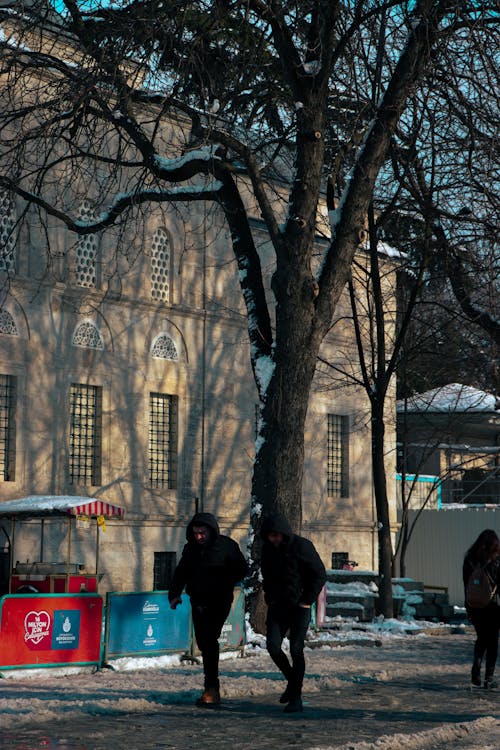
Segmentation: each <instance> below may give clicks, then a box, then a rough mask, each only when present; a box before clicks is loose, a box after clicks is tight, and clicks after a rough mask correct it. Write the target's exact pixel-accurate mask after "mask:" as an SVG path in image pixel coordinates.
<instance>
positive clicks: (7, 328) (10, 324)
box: [0, 310, 19, 336]
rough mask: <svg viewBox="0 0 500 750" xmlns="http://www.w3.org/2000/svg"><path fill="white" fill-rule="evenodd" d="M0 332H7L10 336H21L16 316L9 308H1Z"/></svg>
mask: <svg viewBox="0 0 500 750" xmlns="http://www.w3.org/2000/svg"><path fill="white" fill-rule="evenodd" d="M0 333H6V334H8V335H9V336H19V331H18V330H17V326H16V324H15V322H14V318H13V317H12V315H11V314H10V312H7V310H0Z"/></svg>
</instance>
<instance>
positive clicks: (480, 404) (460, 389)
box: [396, 383, 498, 412]
mask: <svg viewBox="0 0 500 750" xmlns="http://www.w3.org/2000/svg"><path fill="white" fill-rule="evenodd" d="M396 409H397V411H398V412H402V411H405V409H406V410H407V411H410V412H419V411H426V412H466V411H469V412H476V411H481V412H494V411H496V410H498V409H497V403H496V398H495V396H493V395H492V394H491V393H485V391H480V390H478V389H477V388H473V387H472V386H469V385H462V384H461V383H450V384H449V385H443V386H441V387H440V388H434V389H432V390H430V391H426V392H425V393H419V394H417V395H415V396H412V397H411V398H409V399H407V400H406V402H405V401H404V400H400V401H398V402H397V404H396Z"/></svg>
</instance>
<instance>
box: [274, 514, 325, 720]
mask: <svg viewBox="0 0 500 750" xmlns="http://www.w3.org/2000/svg"><path fill="white" fill-rule="evenodd" d="M260 534H261V537H262V539H263V542H264V544H263V545H262V557H261V569H262V579H263V588H264V597H265V600H266V604H267V607H268V609H267V620H266V626H267V637H266V645H267V650H268V651H269V655H270V657H271V659H272V660H273V661H274V663H275V664H276V666H277V667H278V669H280V670H281V672H282V673H283V675H284V676H285V678H286V679H287V681H288V683H287V687H286V690H285V692H284V693H283V695H282V696H281V698H280V703H286V704H287V705H286V707H285V712H286V713H295V712H297V711H302V683H303V680H304V673H305V660H304V640H305V637H306V633H307V628H308V627H309V623H310V620H311V605H312V604H313V602H314V601H315V600H316V599H317V597H318V595H319V593H320V591H321V589H322V588H323V586H324V584H325V581H326V571H325V566H324V565H323V563H322V562H321V558H320V557H319V555H318V553H317V552H316V549H315V547H314V545H313V543H312V542H310V541H309V540H308V539H304V538H303V537H301V536H297V534H294V533H293V532H292V529H291V527H290V524H289V523H288V521H287V519H286V518H285V517H284V516H283V515H281V514H279V513H277V514H275V515H273V516H269V517H268V518H264V519H263V521H262V526H261V532H260ZM287 631H289V640H290V656H291V658H292V663H291V664H290V662H289V660H288V658H287V656H286V654H285V653H284V652H283V650H282V648H281V646H282V643H283V638H284V637H285V635H286V633H287Z"/></svg>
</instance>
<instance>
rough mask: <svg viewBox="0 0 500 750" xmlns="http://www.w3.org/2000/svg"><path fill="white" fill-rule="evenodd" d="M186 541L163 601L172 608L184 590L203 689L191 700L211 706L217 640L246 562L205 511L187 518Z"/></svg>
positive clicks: (215, 699)
mask: <svg viewBox="0 0 500 750" xmlns="http://www.w3.org/2000/svg"><path fill="white" fill-rule="evenodd" d="M186 540H187V543H186V545H185V546H184V549H183V551H182V555H181V559H180V560H179V564H178V565H177V567H176V569H175V571H174V574H173V577H172V584H171V586H170V589H169V592H168V599H169V602H170V607H171V608H172V609H175V608H176V607H177V605H178V604H180V602H181V593H182V591H183V589H184V588H185V589H186V593H187V594H188V596H189V598H190V600H191V612H192V619H193V628H194V634H195V638H196V642H197V644H198V648H199V649H200V651H201V656H202V660H203V673H204V691H203V693H202V695H201V696H200V697H199V698H198V699H197V701H196V704H197V705H198V706H207V707H213V706H218V705H219V704H220V690H219V687H220V685H219V640H218V639H219V636H220V634H221V631H222V626H223V625H224V622H225V621H226V619H227V616H228V615H229V612H230V610H231V604H232V602H233V589H234V586H235V585H236V583H238V582H239V581H241V580H242V578H244V577H245V575H246V574H247V570H248V566H247V563H246V560H245V558H244V557H243V555H242V553H241V550H240V548H239V546H238V544H237V543H236V542H235V541H234V540H233V539H231V538H230V537H228V536H223V535H222V534H221V533H220V531H219V524H218V522H217V519H216V518H215V516H213V515H212V514H211V513H196V514H195V515H194V516H193V518H192V519H191V521H190V522H189V524H188V526H187V528H186Z"/></svg>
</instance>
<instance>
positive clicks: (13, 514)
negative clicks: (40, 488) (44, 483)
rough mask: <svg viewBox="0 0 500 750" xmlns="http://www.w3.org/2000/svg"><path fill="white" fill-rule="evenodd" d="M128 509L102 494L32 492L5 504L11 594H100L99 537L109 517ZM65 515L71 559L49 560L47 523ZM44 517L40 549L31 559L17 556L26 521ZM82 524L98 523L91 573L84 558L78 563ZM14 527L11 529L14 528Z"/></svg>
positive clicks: (1, 521) (0, 511)
mask: <svg viewBox="0 0 500 750" xmlns="http://www.w3.org/2000/svg"><path fill="white" fill-rule="evenodd" d="M124 514H125V509H124V508H123V507H121V506H119V505H115V504H112V503H108V502H106V501H105V500H102V499H101V498H92V497H76V496H71V495H32V496H30V497H23V498H20V499H18V500H8V501H6V502H3V503H0V527H1V528H2V530H3V533H4V535H5V537H6V540H7V544H6V546H7V548H8V556H9V565H8V569H9V580H8V593H10V594H15V593H37V592H38V593H44V594H58V593H80V592H97V591H98V586H99V581H100V579H101V577H102V575H101V574H100V573H99V537H100V535H101V534H102V533H103V531H105V530H106V523H105V522H106V519H107V518H123V516H124ZM61 519H65V523H66V525H67V533H66V559H65V560H64V561H55V562H53V561H47V560H45V554H46V551H45V549H44V546H45V541H46V540H45V535H46V525H47V524H48V523H50V522H51V521H55V520H57V521H58V522H59V523H60V522H61ZM33 521H39V522H40V525H39V549H38V550H37V551H35V552H34V555H35V557H34V558H33V559H32V560H30V559H27V560H26V561H23V562H21V561H19V560H18V559H16V533H18V531H19V526H20V525H21V524H22V523H23V522H24V523H25V522H30V523H32V522H33ZM78 524H81V525H85V526H86V527H87V529H88V528H89V527H91V526H92V525H95V567H94V569H93V570H91V571H88V570H87V568H86V566H85V565H84V564H83V563H81V562H72V539H73V535H74V533H75V529H76V527H77V525H78ZM9 525H10V533H9V530H8V527H9Z"/></svg>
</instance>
